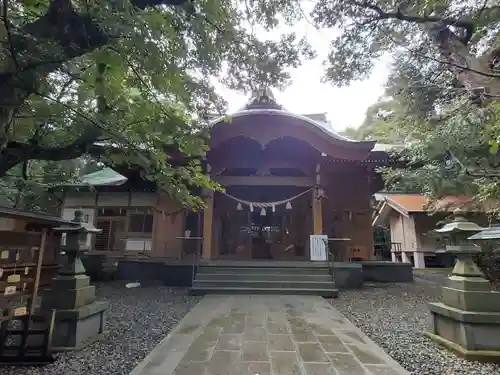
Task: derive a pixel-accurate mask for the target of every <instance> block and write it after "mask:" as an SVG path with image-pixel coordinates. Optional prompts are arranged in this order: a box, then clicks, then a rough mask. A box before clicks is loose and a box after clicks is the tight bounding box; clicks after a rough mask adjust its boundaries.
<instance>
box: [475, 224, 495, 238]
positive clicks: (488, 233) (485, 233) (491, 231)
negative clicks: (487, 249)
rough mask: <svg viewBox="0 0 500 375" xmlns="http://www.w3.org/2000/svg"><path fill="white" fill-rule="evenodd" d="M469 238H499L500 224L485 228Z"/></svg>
mask: <svg viewBox="0 0 500 375" xmlns="http://www.w3.org/2000/svg"><path fill="white" fill-rule="evenodd" d="M468 239H469V240H498V239H500V226H498V225H496V226H494V227H491V228H486V229H483V230H482V231H481V232H479V233H476V234H474V235H473V236H471V237H469V238H468Z"/></svg>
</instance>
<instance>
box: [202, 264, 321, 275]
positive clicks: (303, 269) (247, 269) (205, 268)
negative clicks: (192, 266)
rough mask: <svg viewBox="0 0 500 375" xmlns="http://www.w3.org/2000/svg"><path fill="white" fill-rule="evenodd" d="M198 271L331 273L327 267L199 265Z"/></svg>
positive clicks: (281, 273)
mask: <svg viewBox="0 0 500 375" xmlns="http://www.w3.org/2000/svg"><path fill="white" fill-rule="evenodd" d="M197 273H210V274H214V273H222V274H228V273H231V274H245V273H247V274H256V273H258V274H265V275H299V274H302V275H329V270H328V268H327V267H300V268H299V267H260V268H259V267H224V266H199V267H198V268H197Z"/></svg>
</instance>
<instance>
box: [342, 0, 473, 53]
mask: <svg viewBox="0 0 500 375" xmlns="http://www.w3.org/2000/svg"><path fill="white" fill-rule="evenodd" d="M349 2H350V3H351V4H353V5H355V6H358V7H360V8H364V9H369V10H372V11H374V12H375V15H374V17H373V18H372V19H369V20H368V21H366V22H368V23H371V22H374V21H378V20H388V19H397V20H400V21H406V22H413V23H421V24H422V23H435V22H440V23H441V24H443V25H446V26H453V27H458V28H461V29H463V30H464V31H465V33H464V34H465V35H464V36H462V37H461V40H462V42H463V43H464V44H467V43H468V42H469V41H470V39H471V38H472V35H473V34H474V31H475V25H474V23H473V22H471V21H469V20H463V19H459V18H454V17H440V16H432V15H429V16H419V15H411V14H404V13H403V12H401V10H400V9H397V10H396V11H390V12H388V11H385V10H383V9H382V8H381V7H380V6H378V5H377V4H374V3H372V2H370V1H357V0H350V1H349Z"/></svg>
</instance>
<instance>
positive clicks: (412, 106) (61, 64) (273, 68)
mask: <svg viewBox="0 0 500 375" xmlns="http://www.w3.org/2000/svg"><path fill="white" fill-rule="evenodd" d="M2 5H3V6H2V17H1V22H0V42H1V43H0V177H5V176H7V175H12V174H13V175H16V176H17V175H21V177H23V178H24V182H23V184H28V185H31V184H32V183H34V182H33V181H35V180H34V179H32V182H29V183H28V182H27V179H26V178H25V177H28V176H29V175H35V174H37V173H38V172H40V171H42V172H41V173H42V174H43V173H44V172H43V170H44V169H45V168H51V167H48V166H53V165H54V164H53V163H52V162H58V161H62V160H70V159H74V158H78V157H81V156H83V155H88V156H91V157H93V158H94V159H97V160H102V161H104V162H106V163H107V164H111V165H112V164H122V163H130V164H132V165H136V166H137V167H138V168H139V167H140V168H143V169H144V170H145V171H146V172H147V177H149V178H151V179H154V180H155V181H157V182H158V183H159V185H160V186H161V187H162V188H164V189H166V190H167V191H169V192H170V193H171V194H172V195H173V196H174V197H176V198H178V199H180V200H181V201H183V202H185V203H186V204H188V205H197V204H199V203H200V202H199V201H198V200H197V199H195V198H194V197H192V196H191V195H190V194H189V189H188V188H187V187H188V186H192V185H198V186H206V187H213V186H212V185H210V182H209V181H208V180H207V179H205V177H204V176H203V174H202V173H201V170H200V166H199V165H198V164H196V162H194V161H192V162H190V163H189V164H188V165H185V166H183V167H180V168H173V167H172V164H171V159H170V157H171V155H172V152H173V151H175V150H180V151H182V152H183V153H185V154H187V155H192V156H197V155H201V154H202V153H203V152H204V150H205V147H206V121H205V119H206V114H207V113H209V112H210V113H214V112H219V113H222V112H224V110H225V103H224V101H223V100H222V98H220V97H219V96H218V95H217V94H216V92H215V90H214V86H213V82H214V79H218V80H219V81H220V82H223V83H224V84H226V85H228V86H229V87H231V88H234V89H238V90H243V91H249V90H251V89H253V88H255V87H256V86H258V85H261V84H265V85H267V86H273V87H277V88H281V87H284V86H285V85H286V84H287V83H289V73H288V69H289V68H293V67H295V66H297V65H298V64H300V62H301V61H302V60H303V59H304V58H309V57H312V56H313V52H312V51H311V50H310V48H309V46H308V44H307V42H306V41H304V40H297V38H296V37H295V35H294V34H283V35H278V34H275V35H274V36H275V38H274V39H272V40H264V39H263V38H259V37H257V36H256V34H255V33H254V32H253V31H254V29H255V28H256V27H258V28H259V29H260V30H267V31H272V30H275V29H276V27H277V26H279V25H282V24H288V25H298V22H309V23H312V24H314V25H315V26H317V27H318V28H324V29H325V35H331V42H332V43H331V50H330V53H329V56H328V59H327V61H326V68H327V69H326V72H325V78H326V80H328V81H330V82H332V83H333V84H335V85H338V86H342V85H347V84H349V83H350V82H351V81H353V80H358V79H363V78H365V77H366V76H367V75H368V74H369V73H370V71H371V68H372V66H373V63H374V61H375V60H376V59H377V58H378V57H380V56H381V55H383V54H386V53H390V54H393V55H394V56H395V59H396V64H395V67H394V74H393V76H392V77H391V80H390V82H389V85H388V92H387V97H388V99H387V100H386V101H384V102H382V103H378V104H377V105H376V106H375V107H373V108H371V112H370V113H369V114H368V118H367V121H366V122H365V124H364V125H363V127H362V129H361V130H360V131H359V132H357V134H355V135H356V136H357V137H361V138H366V137H369V136H372V137H373V136H375V137H376V138H379V139H381V140H382V141H384V142H393V141H400V142H401V141H409V140H410V139H411V140H412V143H411V146H412V147H411V151H409V153H410V157H412V158H419V160H424V161H426V162H427V163H426V165H427V167H426V168H422V169H421V170H419V171H418V172H414V171H412V172H409V173H418V176H417V178H416V182H415V183H416V184H417V185H418V184H422V182H423V181H427V182H426V183H425V185H426V186H431V185H433V184H434V185H436V184H437V186H433V188H432V189H433V190H436V191H442V190H445V189H444V188H445V187H446V188H447V183H446V182H439V183H438V182H436V181H435V180H434V179H431V177H430V176H435V173H436V170H439V171H440V168H439V167H437V166H436V165H437V164H438V161H437V159H435V158H434V156H436V155H439V156H441V155H442V153H441V151H443V150H446V151H448V149H451V150H453V152H454V155H457V157H458V158H459V159H460V158H467V160H466V161H467V163H468V162H470V161H474V162H475V160H476V158H475V156H473V155H476V156H481V157H482V156H483V154H482V151H483V149H484V145H485V144H488V143H489V142H490V141H492V142H491V148H492V149H494V150H495V149H496V147H497V146H496V144H497V142H496V140H497V136H498V135H499V133H498V132H497V128H496V127H497V123H496V122H495V121H496V120H495V119H496V116H497V113H498V111H497V105H496V104H490V103H491V102H492V101H494V100H496V99H498V98H500V83H499V82H500V71H499V61H500V52H499V51H500V44H499V43H500V41H499V39H498V32H499V28H500V7H499V6H498V5H497V4H496V2H495V1H494V0H473V1H462V0H431V1H418V0H413V1H399V0H398V1H396V0H367V1H359V0H343V1H340V0H332V1H318V2H316V3H311V2H309V1H301V0H282V1H266V0H245V1H242V0H241V1H240V0H154V1H153V0H118V1H97V0H85V1H82V0H73V1H72V0H22V1H20V0H19V1H14V0H3V1H2ZM471 103H475V104H479V105H480V106H481V108H476V107H474V108H472V107H470V105H471ZM384 127H385V128H384ZM351 133H352V131H351ZM467 135H469V137H467ZM454 136H456V137H457V138H453V137H454ZM472 136H473V137H474V138H473V139H471V138H470V137H472ZM382 138H383V139H382ZM96 141H99V143H97V144H96ZM462 145H464V146H466V147H465V148H464V147H462ZM471 154H473V155H472V156H471ZM469 157H470V160H469ZM438 159H439V157H438ZM479 159H481V158H479ZM481 160H482V159H481ZM436 163H437V164H436ZM433 168H434V169H433ZM29 169H33V170H34V171H37V173H29ZM461 170H462V172H460V173H459V176H458V177H456V178H455V177H454V179H455V180H457V182H458V184H456V185H457V186H458V187H459V188H460V189H465V190H467V189H469V190H470V189H472V190H471V191H472V192H473V193H474V194H476V195H478V196H486V195H491V194H496V192H495V189H496V179H495V178H491V177H485V178H487V179H488V183H486V184H481V186H486V188H485V187H479V186H478V183H477V178H476V177H474V178H471V176H470V174H467V173H465V172H463V171H464V169H463V168H462V169H461ZM32 172H33V171H32ZM78 172H79V170H78V169H76V170H72V172H71V174H72V175H74V174H77V173H78ZM388 173H390V172H388ZM397 173H402V172H397ZM462 175H463V176H462ZM426 176H429V177H426ZM16 178H17V177H16ZM9 179H10V180H12V179H15V178H12V177H8V178H6V179H4V182H3V183H4V185H6V186H7V188H9V189H12V188H15V185H10V184H11V183H9V182H7V181H9ZM431 180H432V181H433V182H432V184H431V182H430V181H431ZM399 181H401V179H399ZM408 181H415V179H413V180H412V179H409V180H408ZM489 181H494V183H493V184H490V183H489Z"/></svg>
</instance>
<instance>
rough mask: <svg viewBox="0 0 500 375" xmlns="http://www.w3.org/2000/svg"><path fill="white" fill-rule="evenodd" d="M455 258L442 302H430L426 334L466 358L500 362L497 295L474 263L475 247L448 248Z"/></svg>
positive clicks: (499, 318)
mask: <svg viewBox="0 0 500 375" xmlns="http://www.w3.org/2000/svg"><path fill="white" fill-rule="evenodd" d="M447 250H448V251H449V252H451V253H453V254H455V255H456V256H457V258H458V260H457V263H456V265H455V267H454V268H453V271H452V274H451V275H450V276H449V277H448V280H447V282H446V285H445V286H444V287H443V289H442V302H438V303H429V304H428V306H429V310H430V312H431V319H432V320H431V327H430V330H429V331H428V332H426V335H427V336H428V337H430V338H431V339H433V340H434V341H436V342H437V343H439V344H441V345H443V346H445V347H447V348H448V349H451V350H452V351H454V352H456V353H457V354H459V355H461V356H463V357H466V358H468V359H474V360H483V361H499V362H500V293H499V292H495V291H492V290H491V289H490V284H489V281H488V280H486V279H485V277H484V275H483V273H482V272H481V271H480V270H479V268H478V267H477V265H476V264H475V262H474V260H473V259H474V256H475V255H476V254H477V253H478V252H479V249H478V248H477V247H475V246H448V247H447Z"/></svg>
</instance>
